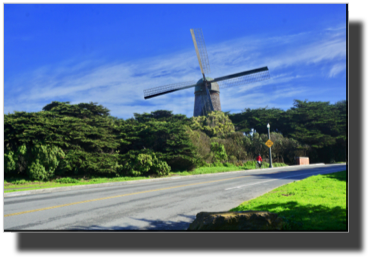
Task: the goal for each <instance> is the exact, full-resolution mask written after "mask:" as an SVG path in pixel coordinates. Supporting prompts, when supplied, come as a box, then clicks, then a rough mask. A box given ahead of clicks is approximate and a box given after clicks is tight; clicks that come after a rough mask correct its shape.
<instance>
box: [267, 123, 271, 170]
mask: <svg viewBox="0 0 380 274" xmlns="http://www.w3.org/2000/svg"><path fill="white" fill-rule="evenodd" d="M267 128H268V139H269V140H270V125H269V123H268V125H267ZM269 167H270V168H272V149H271V148H269Z"/></svg>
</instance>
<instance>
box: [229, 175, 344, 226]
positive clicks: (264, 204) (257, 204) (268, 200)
mask: <svg viewBox="0 0 380 274" xmlns="http://www.w3.org/2000/svg"><path fill="white" fill-rule="evenodd" d="M346 183H347V181H346V171H341V172H336V173H331V174H324V175H316V176H311V177H309V178H306V179H304V180H301V181H296V182H293V183H290V184H287V185H284V186H281V187H279V188H276V189H274V190H272V191H270V192H268V193H266V194H264V195H262V196H260V197H258V198H255V199H253V200H250V201H246V202H244V203H242V204H241V205H239V206H238V207H236V208H233V209H231V210H230V211H248V210H260V211H270V212H273V213H277V214H278V215H279V216H280V217H283V218H284V219H285V220H286V222H287V223H288V226H287V229H288V230H318V231H320V230H328V231H342V230H343V231H345V230H347V223H346V218H347V217H346Z"/></svg>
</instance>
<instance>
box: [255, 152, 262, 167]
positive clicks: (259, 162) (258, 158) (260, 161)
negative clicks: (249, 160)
mask: <svg viewBox="0 0 380 274" xmlns="http://www.w3.org/2000/svg"><path fill="white" fill-rule="evenodd" d="M256 160H257V164H258V165H259V168H261V164H262V162H263V158H261V155H260V154H259V156H257V158H256Z"/></svg>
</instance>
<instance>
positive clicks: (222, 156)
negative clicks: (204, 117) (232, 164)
mask: <svg viewBox="0 0 380 274" xmlns="http://www.w3.org/2000/svg"><path fill="white" fill-rule="evenodd" d="M211 151H212V152H213V153H214V157H213V161H214V162H219V161H227V159H228V156H227V153H226V150H225V149H224V145H222V144H219V143H211Z"/></svg>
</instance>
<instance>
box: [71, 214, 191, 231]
mask: <svg viewBox="0 0 380 274" xmlns="http://www.w3.org/2000/svg"><path fill="white" fill-rule="evenodd" d="M178 216H180V217H185V218H187V219H189V221H178V222H175V221H162V220H159V219H146V218H141V219H139V218H131V219H134V220H136V221H143V222H146V223H147V225H146V226H144V227H139V226H134V225H118V226H99V225H91V226H75V227H70V228H68V229H67V230H98V231H105V230H107V231H109V230H158V231H163V230H170V231H184V230H186V229H187V228H188V227H189V225H190V224H191V223H192V222H193V220H194V219H195V216H193V215H184V214H180V215H178Z"/></svg>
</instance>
